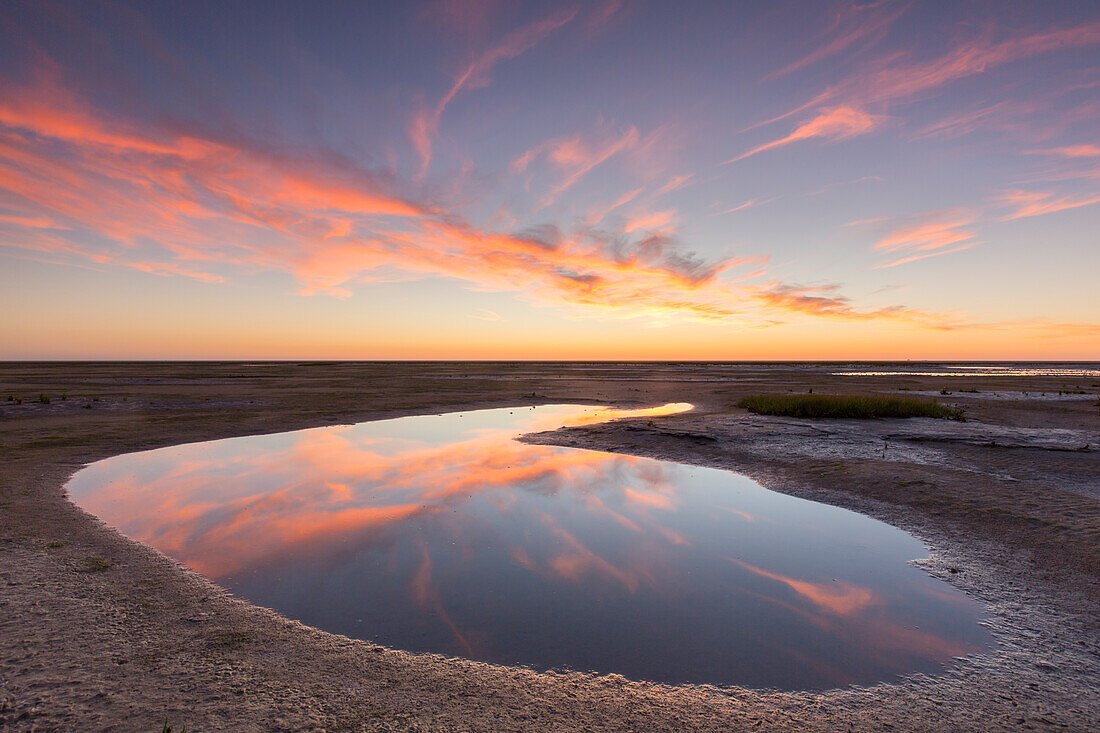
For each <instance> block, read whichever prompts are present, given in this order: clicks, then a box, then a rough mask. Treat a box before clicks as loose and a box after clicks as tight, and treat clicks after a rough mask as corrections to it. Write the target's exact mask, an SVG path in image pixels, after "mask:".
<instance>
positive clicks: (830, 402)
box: [737, 394, 964, 420]
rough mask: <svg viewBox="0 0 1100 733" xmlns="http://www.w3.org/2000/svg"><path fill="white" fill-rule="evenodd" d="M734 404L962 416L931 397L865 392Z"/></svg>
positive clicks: (776, 409)
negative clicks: (865, 394)
mask: <svg viewBox="0 0 1100 733" xmlns="http://www.w3.org/2000/svg"><path fill="white" fill-rule="evenodd" d="M737 406H738V407H740V408H743V409H745V410H748V411H749V412H752V413H756V414H757V415H784V416H787V417H802V418H811V419H813V418H819V419H820V418H856V419H864V420H866V419H872V418H880V417H937V418H945V419H949V420H962V419H964V418H963V411H962V410H960V409H958V408H955V407H950V406H948V405H941V404H939V403H938V402H936V401H934V400H923V399H918V398H914V397H885V396H864V395H808V394H807V395H778V394H763V395H753V396H751V397H746V398H745V399H743V400H741V401H740V402H738V403H737Z"/></svg>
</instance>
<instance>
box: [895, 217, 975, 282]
mask: <svg viewBox="0 0 1100 733" xmlns="http://www.w3.org/2000/svg"><path fill="white" fill-rule="evenodd" d="M975 221H976V217H975V216H974V214H973V213H971V212H969V211H966V210H962V209H954V210H946V211H934V212H931V213H928V214H925V215H923V216H922V217H920V219H919V220H918V221H916V222H912V223H907V224H905V225H903V226H900V227H896V228H894V229H892V230H891V231H889V232H888V233H886V234H885V235H884V236H882V237H880V238H879V239H878V240H877V241H876V242H875V243H874V248H875V250H877V251H879V252H888V253H890V254H892V255H894V257H895V259H892V260H889V261H887V262H883V263H881V264H878V265H876V266H875V268H876V269H882V268H887V267H897V266H898V265H904V264H907V263H910V262H916V261H917V260H923V259H926V258H928V257H937V256H939V255H946V254H951V253H954V252H961V251H963V250H966V249H970V248H971V247H973V246H975V245H976V244H978V242H977V241H976V240H975V239H974V236H975V234H974V232H973V231H971V229H970V228H969V227H970V226H971V225H973V224H974V223H975ZM899 255H900V256H899Z"/></svg>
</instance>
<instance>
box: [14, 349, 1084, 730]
mask: <svg viewBox="0 0 1100 733" xmlns="http://www.w3.org/2000/svg"><path fill="white" fill-rule="evenodd" d="M830 371H835V369H831V368H830V367H828V366H827V365H824V366H820V367H799V366H795V365H755V366H750V367H746V366H721V365H719V366H702V365H668V364H623V365H607V364H591V365H584V364H568V365H562V364H526V363H523V364H443V363H431V364H424V363H412V364H341V363H334V364H305V365H298V364H286V363H280V364H256V365H245V364H209V363H194V364H181V363H173V364H152V363H138V364H75V363H70V364H29V363H28V364H7V365H0V451H2V458H3V460H2V463H0V729H3V730H16V731H23V730H66V731H67V730H77V729H79V730H117V731H138V730H150V731H152V730H158V731H159V730H160V727H161V725H162V724H163V721H164V720H165V718H167V719H168V720H169V722H170V723H172V724H173V725H175V726H176V730H179V726H181V725H183V724H185V723H186V724H187V728H188V730H189V731H192V730H193V731H206V730H232V731H249V730H272V731H274V730H328V731H334V730H653V731H659V730H668V731H679V730H730V729H734V730H736V729H750V730H770V729H789V728H799V729H814V730H843V729H848V728H849V727H850V728H851V729H856V730H872V729H874V730H882V729H889V728H893V729H902V730H916V729H920V730H948V729H951V730H996V729H1031V728H1038V729H1045V728H1062V729H1073V730H1082V731H1084V730H1091V729H1096V728H1097V727H1098V725H1100V682H1098V680H1100V633H1098V632H1100V409H1098V408H1097V406H1096V397H1095V396H1088V395H1075V394H1068V395H1067V394H1064V393H1065V392H1067V391H1076V390H1077V389H1081V390H1084V391H1086V392H1091V393H1092V394H1093V395H1095V393H1096V392H1098V391H1100V388H1098V387H1100V385H1097V384H1093V383H1092V382H1100V380H1098V379H1093V380H1091V381H1090V380H1089V379H1085V380H1065V379H1052V378H1030V377H1029V378H997V379H990V378H980V377H973V378H966V379H957V378H956V379H946V378H942V377H940V378H921V377H883V378H866V377H862V378H853V377H832V376H830V375H829V372H830ZM1067 382H1068V383H1067ZM945 384H948V385H950V386H951V391H952V392H953V394H951V395H948V396H939V394H938V393H939V391H940V389H941V388H943V387H944V385H945ZM811 388H812V389H813V390H814V391H815V393H829V392H835V393H860V392H865V393H897V390H898V389H899V388H905V389H906V391H907V392H909V393H912V392H927V393H931V394H936V395H937V397H938V398H939V399H941V400H944V401H946V402H950V403H952V404H957V405H960V406H963V407H966V408H967V410H968V415H969V416H970V418H971V419H970V421H969V422H967V423H964V424H957V423H948V422H945V421H933V420H909V421H901V420H894V421H890V420H884V421H869V422H857V421H820V422H810V421H805V420H791V419H787V418H767V417H758V416H750V415H747V414H746V413H744V412H743V411H741V410H737V409H735V408H734V407H732V406H733V405H734V404H736V402H737V401H738V400H739V399H740V398H741V397H743V396H745V395H747V394H753V393H759V392H771V391H788V390H792V391H805V390H808V389H811ZM967 388H976V389H979V390H981V391H980V392H978V393H961V392H959V391H957V390H959V389H967ZM1059 391H1062V392H1063V394H1062V395H1058V394H1057V393H1058V392H1059ZM994 392H996V395H994V394H993V393H994ZM1025 392H1026V393H1027V394H1026V395H1025V394H1024V393H1025ZM1043 393H1046V394H1043ZM9 394H10V395H11V396H12V397H13V399H12V400H11V401H8V399H7V398H8V395H9ZM43 394H44V395H46V397H47V399H48V402H45V401H42V400H41V399H40V395H43ZM18 400H22V403H21V404H20V403H19V402H18ZM588 401H593V402H602V403H616V404H619V405H622V406H638V405H643V404H644V405H652V404H658V403H664V402H681V401H687V402H692V403H694V404H696V405H697V410H696V411H694V412H692V413H689V414H686V415H680V416H672V417H666V418H659V419H653V420H640V421H622V422H617V423H611V424H605V425H597V426H588V427H584V428H574V429H568V430H562V431H556V432H554V433H549V434H540V435H537V436H529V437H528V438H527V439H528V440H533V441H538V442H553V443H557V444H561V445H577V446H583V447H589V448H598V449H603V450H615V451H622V452H629V453H635V454H640V455H650V456H656V457H661V458H669V459H673V460H677V461H682V462H690V463H698V464H703V465H712V466H719V467H725V468H732V469H734V470H738V471H741V472H743V473H746V474H749V475H751V476H753V477H754V478H756V479H758V480H760V481H761V482H762V483H764V485H766V486H767V487H769V488H772V489H774V490H777V491H783V492H786V493H791V494H797V495H800V496H806V497H809V498H812V499H815V500H818V501H824V502H827V503H831V504H837V505H841V506H846V507H849V508H854V509H857V510H859V511H862V512H865V513H867V514H870V515H873V516H876V517H879V518H881V519H884V520H886V521H888V522H890V523H892V524H894V525H896V526H899V527H902V528H904V529H906V530H908V531H910V532H912V533H914V534H916V535H917V536H919V537H920V538H922V539H923V540H924V541H925V542H926V543H927V544H928V545H929V547H930V548H931V550H932V554H931V556H930V557H929V558H928V559H927V560H925V561H922V563H921V564H922V565H923V566H924V567H926V569H927V570H928V572H930V573H932V574H934V575H936V576H938V577H942V578H944V579H945V580H946V581H947V582H950V583H953V584H954V585H956V586H957V587H960V588H962V589H964V590H965V591H967V592H968V593H970V594H972V595H973V596H974V597H976V598H978V599H979V600H981V601H982V602H984V603H985V604H987V606H988V608H989V613H990V627H991V629H992V631H993V633H994V636H995V638H996V639H997V645H996V647H995V648H993V649H991V650H990V651H989V652H988V653H986V654H982V655H977V656H974V657H972V658H967V659H961V660H958V661H957V662H956V663H955V664H954V665H952V667H951V668H950V669H948V670H945V672H944V674H942V675H938V676H922V675H915V676H913V677H911V678H909V679H907V680H905V681H904V682H903V683H900V684H883V685H878V686H875V687H872V688H850V689H843V690H835V691H830V692H826V693H767V692H760V691H753V690H743V689H738V688H730V689H717V688H713V687H706V686H681V687H669V686H662V685H656V684H650V683H643V682H634V681H629V680H625V679H623V678H621V677H617V676H614V675H611V676H600V677H598V676H593V675H587V674H581V673H568V674H540V673H536V672H533V671H530V670H526V669H517V668H509V667H495V666H491V665H486V664H480V663H474V662H469V661H465V660H459V659H446V658H442V657H437V656H432V655H413V654H409V653H406V652H401V651H397V650H390V649H384V648H382V647H378V646H376V645H374V644H371V643H368V642H360V641H354V640H349V639H346V638H343V637H339V636H334V635H331V634H327V633H324V632H321V631H318V630H315V629H311V628H308V627H305V626H303V625H301V624H298V623H296V622H294V621H290V620H287V619H284V618H282V617H280V616H279V615H277V614H275V613H273V612H271V611H268V610H266V609H262V608H258V607H255V606H252V605H250V604H248V603H245V602H243V601H241V600H238V599H235V598H233V597H231V596H229V595H228V594H227V593H226V592H225V591H223V590H221V589H220V588H218V587H217V586H214V585H213V584H211V583H209V582H207V581H206V580H205V579H203V578H202V577H200V576H198V575H195V574H193V573H191V572H190V571H188V570H187V569H186V568H182V567H181V566H179V565H178V564H176V563H174V562H173V561H171V560H169V559H168V558H166V557H164V556H163V555H161V554H159V553H157V552H156V551H155V550H152V549H151V548H148V547H145V546H143V545H140V544H138V543H136V542H133V541H130V540H128V539H126V538H124V537H122V536H120V535H119V534H118V533H116V532H114V531H113V530H111V529H110V528H108V527H106V526H105V525H103V524H102V523H101V522H99V521H98V520H97V519H96V518H95V517H92V516H90V515H88V514H86V513H84V512H82V511H81V510H80V509H78V508H77V507H75V506H74V505H72V504H71V503H70V502H69V501H68V500H67V499H66V497H65V495H64V491H63V489H62V486H63V484H64V483H65V481H66V480H67V478H68V476H69V475H71V474H72V473H73V472H74V471H75V470H77V469H78V468H79V467H80V466H82V465H84V464H86V463H88V462H90V461H94V460H97V459H100V458H104V457H107V456H110V455H115V454H118V453H124V452H130V451H134V450H139V449H143V448H152V447H157V446H164V445H169V444H173V443H181V442H188V441H196V440H207V439H212V438H221V437H229V436H234V435H245V434H256V433H265V432H279V431H284V430H292V429H297V428H304V427H311V426H317V425H324V424H331V423H349V422H359V421H362V420H369V419H375V418H380V417H392V416H396V415H401V414H413V413H421V412H440V411H443V410H450V409H455V410H457V409H470V408H472V407H478V406H486V407H488V406H503V405H522V404H539V403H547V402H588ZM884 438H885V440H884ZM950 568H954V569H957V570H958V571H959V572H956V573H951V572H949V569H950Z"/></svg>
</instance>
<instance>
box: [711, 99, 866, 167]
mask: <svg viewBox="0 0 1100 733" xmlns="http://www.w3.org/2000/svg"><path fill="white" fill-rule="evenodd" d="M885 119H886V118H885V117H884V116H882V115H873V114H868V113H867V112H864V111H862V110H860V109H856V108H855V107H851V106H848V105H840V106H837V107H826V108H822V109H820V110H819V111H818V113H817V114H816V115H814V116H813V117H811V118H810V119H808V120H806V121H805V122H803V123H801V124H800V125H798V127H796V128H795V129H794V130H793V131H792V132H791V133H790V134H789V135H787V136H786V137H781V138H779V139H778V140H772V141H771V142H767V143H764V144H762V145H757V146H756V147H755V148H752V149H750V150H748V151H746V152H744V153H741V154H740V155H738V156H735V157H733V158H730V159H729V160H727V161H724V162H723V163H722V165H726V164H728V163H736V162H737V161H739V160H744V159H745V158H750V157H752V156H754V155H757V154H759V153H763V152H765V151H767V150H775V149H776V148H781V147H784V146H786V145H790V144H791V143H794V142H798V141H800V140H809V139H812V138H825V139H827V140H846V139H848V138H851V137H855V136H857V135H863V134H865V133H868V132H870V131H872V130H874V129H875V128H876V127H878V126H880V125H881V124H882V122H883V121H884V120H885Z"/></svg>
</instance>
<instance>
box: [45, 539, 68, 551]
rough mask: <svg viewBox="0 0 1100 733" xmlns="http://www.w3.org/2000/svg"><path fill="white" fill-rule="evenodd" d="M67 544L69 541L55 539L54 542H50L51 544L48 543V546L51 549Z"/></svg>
mask: <svg viewBox="0 0 1100 733" xmlns="http://www.w3.org/2000/svg"><path fill="white" fill-rule="evenodd" d="M66 544H67V543H65V542H57V541H54V542H50V543H49V544H47V545H46V547H48V548H50V549H51V550H56V549H58V548H59V547H64V546H65V545H66Z"/></svg>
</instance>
